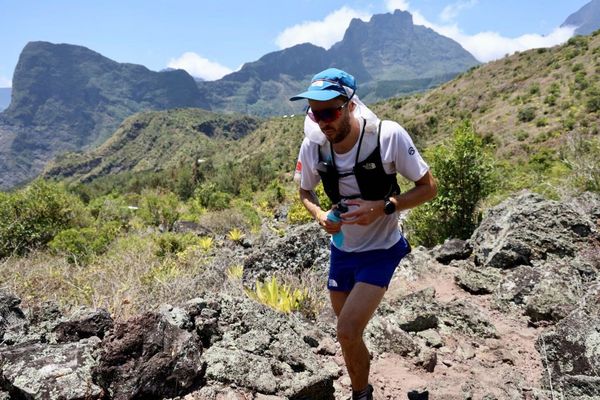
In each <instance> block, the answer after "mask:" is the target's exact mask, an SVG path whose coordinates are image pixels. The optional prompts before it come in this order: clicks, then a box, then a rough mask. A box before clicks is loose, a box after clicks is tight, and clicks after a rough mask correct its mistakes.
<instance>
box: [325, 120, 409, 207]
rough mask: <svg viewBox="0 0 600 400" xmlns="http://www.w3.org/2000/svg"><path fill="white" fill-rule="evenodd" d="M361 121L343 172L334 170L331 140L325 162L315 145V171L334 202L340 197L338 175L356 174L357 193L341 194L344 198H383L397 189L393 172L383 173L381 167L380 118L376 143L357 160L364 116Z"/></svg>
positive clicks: (363, 130)
mask: <svg viewBox="0 0 600 400" xmlns="http://www.w3.org/2000/svg"><path fill="white" fill-rule="evenodd" d="M363 121H364V122H363V127H362V130H361V133H360V138H359V142H358V149H357V151H356V160H355V161H354V167H353V168H352V172H348V173H345V174H340V173H339V172H338V170H337V167H336V166H335V157H334V151H333V145H332V144H331V143H329V150H330V154H331V161H329V162H327V161H323V159H322V156H321V146H319V148H318V149H317V151H318V152H319V164H318V165H317V171H318V172H319V175H320V176H321V181H322V182H323V188H324V189H325V193H326V194H327V196H328V197H329V199H330V200H331V201H332V203H334V204H336V203H338V202H339V201H340V200H341V198H342V196H341V195H340V186H339V180H340V178H343V177H345V176H350V175H354V176H355V177H356V181H357V182H358V188H359V190H360V194H358V193H357V194H354V195H351V196H344V198H347V199H351V198H358V197H360V198H362V199H363V200H383V199H385V198H386V197H388V196H393V195H396V194H399V193H400V186H399V185H398V181H397V180H396V174H395V173H393V174H387V173H386V172H385V170H384V169H383V162H382V161H381V152H380V141H379V136H380V134H381V122H379V128H378V129H377V147H376V148H375V150H373V152H372V153H371V154H369V156H368V157H367V158H365V159H364V160H363V161H361V162H358V156H359V155H360V148H361V145H362V140H363V135H364V133H365V125H366V120H363Z"/></svg>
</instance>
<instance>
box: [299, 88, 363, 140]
mask: <svg viewBox="0 0 600 400" xmlns="http://www.w3.org/2000/svg"><path fill="white" fill-rule="evenodd" d="M345 103H346V99H345V98H340V97H336V98H335V99H331V100H328V101H316V100H308V105H309V106H310V109H311V110H312V111H313V112H315V113H316V114H317V115H318V113H319V111H325V110H328V111H331V112H334V111H335V110H339V111H340V112H339V117H338V118H337V119H335V120H333V121H324V120H319V119H318V118H317V120H318V122H317V123H318V124H319V128H321V131H322V132H323V133H324V134H325V137H327V140H329V141H330V142H331V143H333V144H335V143H339V142H341V141H342V140H344V139H345V138H346V137H347V136H348V135H349V134H350V130H351V124H350V122H351V120H350V112H351V111H352V110H353V109H354V103H348V104H346V105H345V106H344V107H343V108H341V109H340V107H342V106H343V105H344V104H345Z"/></svg>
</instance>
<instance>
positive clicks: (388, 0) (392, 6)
mask: <svg viewBox="0 0 600 400" xmlns="http://www.w3.org/2000/svg"><path fill="white" fill-rule="evenodd" d="M385 7H386V8H387V10H388V11H391V12H394V11H395V10H401V11H408V9H409V8H410V4H409V3H408V1H407V0H385Z"/></svg>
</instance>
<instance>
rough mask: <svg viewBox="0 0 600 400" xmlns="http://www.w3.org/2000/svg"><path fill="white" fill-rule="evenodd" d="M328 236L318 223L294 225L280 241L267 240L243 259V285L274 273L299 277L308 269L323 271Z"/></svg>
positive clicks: (327, 250)
mask: <svg viewBox="0 0 600 400" xmlns="http://www.w3.org/2000/svg"><path fill="white" fill-rule="evenodd" d="M328 266H329V237H328V236H327V235H326V234H325V232H324V231H323V229H321V228H320V227H319V226H318V225H317V224H305V225H300V226H293V227H291V228H290V229H288V231H287V232H286V235H285V236H284V237H283V238H278V239H274V240H269V241H267V242H266V243H265V244H264V245H262V246H260V248H259V249H256V250H255V251H253V252H252V253H250V255H249V256H248V257H247V258H246V259H245V261H244V282H245V283H248V284H250V285H252V284H254V283H255V282H256V280H257V279H258V280H261V281H264V280H266V279H267V278H269V277H270V276H271V275H273V274H274V273H277V272H282V271H285V272H286V273H291V274H295V275H298V276H299V275H300V274H301V273H302V272H303V271H305V270H307V269H315V270H318V271H323V272H324V271H326V270H327V268H328Z"/></svg>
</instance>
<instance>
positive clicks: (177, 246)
mask: <svg viewBox="0 0 600 400" xmlns="http://www.w3.org/2000/svg"><path fill="white" fill-rule="evenodd" d="M154 242H155V243H156V244H157V246H158V250H157V251H156V255H157V256H158V257H166V256H168V255H174V254H177V253H181V252H182V251H184V250H185V249H186V248H188V247H190V246H194V245H200V240H199V238H198V237H197V236H196V235H194V234H193V233H185V234H179V233H174V232H165V233H161V234H158V235H156V236H155V237H154Z"/></svg>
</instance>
